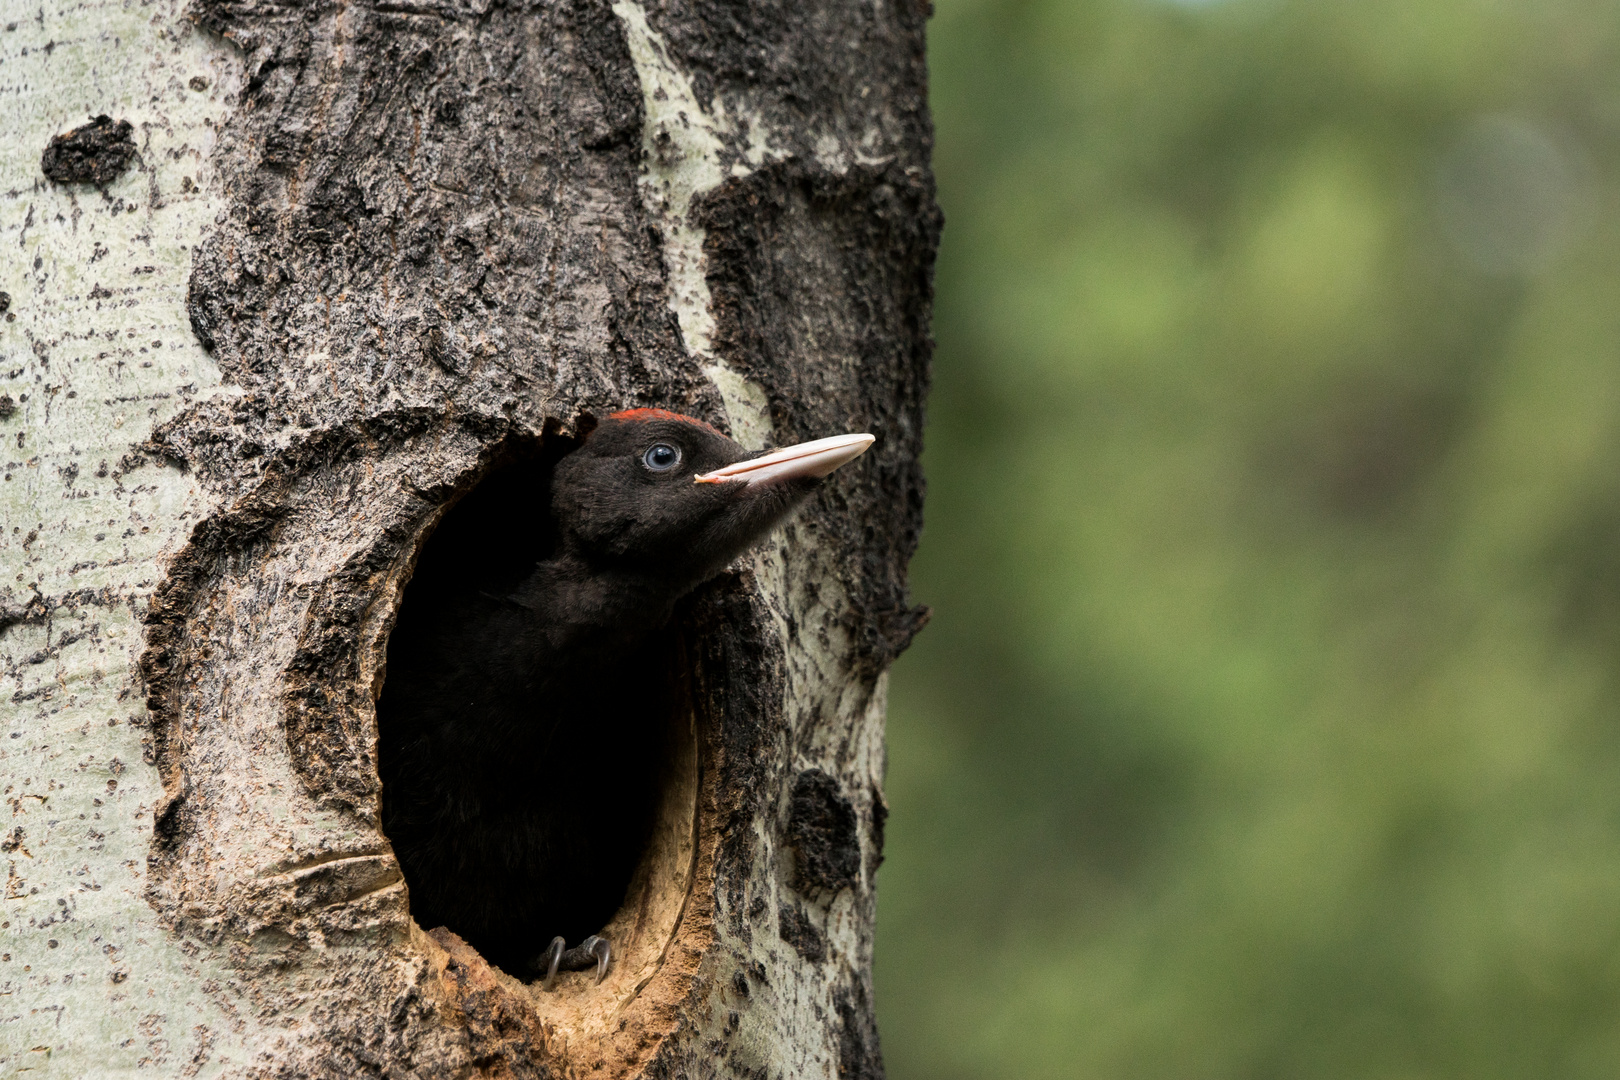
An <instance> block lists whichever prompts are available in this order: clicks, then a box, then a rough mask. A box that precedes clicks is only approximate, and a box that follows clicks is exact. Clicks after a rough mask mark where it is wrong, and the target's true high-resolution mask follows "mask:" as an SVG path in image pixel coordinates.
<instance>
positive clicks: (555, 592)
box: [512, 552, 690, 653]
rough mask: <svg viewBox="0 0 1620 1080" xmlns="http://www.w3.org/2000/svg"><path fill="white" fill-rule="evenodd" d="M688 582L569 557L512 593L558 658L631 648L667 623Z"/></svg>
mask: <svg viewBox="0 0 1620 1080" xmlns="http://www.w3.org/2000/svg"><path fill="white" fill-rule="evenodd" d="M689 589H690V585H689V584H687V583H686V582H672V581H669V580H666V579H665V578H663V577H662V576H660V575H656V574H650V573H647V572H638V571H633V570H624V569H614V568H603V567H600V566H594V565H592V564H590V563H588V562H586V561H585V560H584V559H582V558H580V557H579V556H578V555H575V554H573V553H571V552H564V553H562V554H559V555H557V556H556V557H554V558H551V559H547V560H546V561H545V562H542V563H540V564H539V566H537V567H536V568H535V570H534V573H532V574H530V575H529V577H528V578H527V579H526V580H525V581H524V582H523V584H522V585H520V586H518V588H517V589H516V590H515V591H514V592H513V593H512V599H513V600H514V601H516V602H517V603H519V604H521V605H522V606H523V607H526V608H528V609H529V610H530V611H532V612H534V613H535V615H536V617H537V622H538V623H539V624H540V625H541V626H543V628H544V630H545V634H546V637H547V638H548V639H549V641H550V645H551V647H552V648H553V649H554V650H556V651H557V652H559V653H562V652H567V651H570V649H571V648H573V647H592V645H591V644H590V643H597V642H605V641H609V640H614V639H618V640H622V641H624V642H625V643H626V644H631V643H633V642H635V641H638V640H640V639H641V638H643V637H645V636H646V635H647V634H649V633H651V632H653V631H654V630H657V629H658V628H659V627H661V626H663V625H664V624H665V623H667V622H668V621H669V617H670V614H671V613H672V612H673V611H674V608H675V601H676V600H678V599H680V597H681V596H682V595H683V594H684V593H686V592H687V591H689Z"/></svg>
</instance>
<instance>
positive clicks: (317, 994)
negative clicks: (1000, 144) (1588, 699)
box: [0, 0, 938, 1077]
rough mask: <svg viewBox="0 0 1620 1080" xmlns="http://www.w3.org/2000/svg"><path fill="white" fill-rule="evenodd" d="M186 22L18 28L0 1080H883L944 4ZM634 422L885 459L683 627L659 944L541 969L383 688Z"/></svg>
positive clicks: (0, 687)
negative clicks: (441, 573)
mask: <svg viewBox="0 0 1620 1080" xmlns="http://www.w3.org/2000/svg"><path fill="white" fill-rule="evenodd" d="M20 7H21V5H12V8H13V10H18V11H19V13H20ZM182 14H183V13H182V12H181V11H180V10H179V8H177V7H174V6H170V3H169V0H154V2H152V3H148V4H146V5H145V6H141V5H135V4H130V3H126V2H123V0H84V2H81V3H77V4H75V5H72V6H69V7H65V8H63V9H61V10H60V11H59V12H52V11H47V10H44V9H43V8H41V9H39V10H38V11H37V12H35V13H29V14H27V15H26V17H20V18H17V19H16V21H15V22H9V21H8V22H6V23H5V25H4V29H3V32H0V54H3V55H4V57H5V60H4V66H3V67H0V71H3V72H4V73H5V75H6V78H5V80H4V81H5V83H6V84H8V86H9V87H10V91H11V92H10V94H9V95H8V96H7V98H6V101H7V116H6V119H5V121H4V122H3V127H4V134H5V139H4V147H5V149H4V151H0V153H3V154H4V157H3V161H4V166H3V167H4V169H5V176H4V182H3V185H0V186H3V187H4V189H5V190H6V194H5V199H4V203H3V208H0V215H3V216H0V238H3V240H4V243H5V244H6V245H8V246H9V250H10V251H11V254H10V255H9V256H7V257H6V258H5V259H4V260H3V261H0V288H3V289H4V290H5V291H6V292H7V293H8V294H9V297H10V306H9V311H8V312H7V313H6V315H5V316H4V319H5V321H4V322H0V395H4V396H0V440H3V441H0V450H3V452H0V462H3V466H4V476H5V479H4V481H3V482H0V520H3V535H0V570H3V576H0V662H3V664H4V680H5V681H4V683H3V684H0V693H3V697H0V702H4V704H3V706H0V709H3V710H4V716H5V720H6V727H7V730H6V731H5V732H4V734H3V735H0V786H3V787H4V794H5V798H6V801H7V803H8V804H9V818H8V819H7V820H6V821H5V822H4V830H3V836H4V840H3V844H0V848H3V851H0V860H3V861H4V862H5V864H6V866H7V869H8V877H7V884H6V891H5V901H4V914H3V917H0V924H3V925H0V942H3V943H0V957H3V959H0V1065H4V1066H5V1067H6V1068H7V1069H8V1070H12V1071H18V1070H23V1069H34V1070H36V1071H35V1072H34V1073H32V1074H31V1075H60V1076H83V1075H117V1074H121V1073H122V1072H125V1071H134V1070H136V1069H138V1068H143V1067H144V1068H146V1069H147V1070H148V1072H151V1073H155V1074H158V1075H187V1076H192V1075H197V1076H203V1075H210V1076H211V1075H231V1076H238V1075H244V1076H245V1075H253V1076H258V1075H263V1076H270V1075H276V1076H323V1077H324V1076H344V1077H349V1076H356V1075H364V1076H373V1075H375V1076H382V1075H387V1076H416V1075H420V1076H424V1077H429V1076H431V1077H444V1076H484V1075H488V1076H513V1077H518V1076H523V1077H527V1076H554V1075H555V1076H561V1075H568V1076H577V1077H587V1076H591V1077H598V1076H599V1077H621V1076H622V1077H629V1076H649V1077H653V1076H656V1077H665V1076H689V1075H690V1076H739V1077H740V1076H745V1075H746V1076H772V1077H776V1076H849V1077H855V1076H860V1077H868V1076H877V1075H880V1074H881V1071H882V1067H881V1061H880V1057H879V1053H878V1044H877V1036H876V1032H875V1030H874V1027H873V1022H872V1005H871V1002H872V993H871V981H870V964H871V946H872V920H873V874H874V871H875V870H876V868H877V864H878V861H879V858H880V854H879V853H880V850H881V845H882V827H883V818H884V814H885V810H884V804H883V797H882V791H881V779H882V769H883V742H882V740H883V686H884V675H883V673H884V671H885V669H886V668H887V666H888V664H889V663H890V661H891V660H892V659H893V658H894V657H895V655H896V654H897V653H898V652H899V651H900V650H901V649H902V648H903V647H904V646H905V644H906V642H907V641H908V640H909V639H910V636H911V635H912V633H914V631H915V629H916V628H917V626H918V625H919V624H920V618H919V615H920V613H919V611H917V610H914V609H912V608H911V607H910V606H909V604H908V601H907V596H906V590H905V567H906V561H907V559H908V557H909V556H910V554H911V551H912V549H913V547H914V545H915V543H916V538H917V532H918V529H919V527H920V518H921V498H922V480H921V475H920V472H919V469H918V466H917V455H918V452H919V450H920V435H921V422H922V399H923V394H924V390H925V386H926V381H927V364H928V350H929V341H928V336H927V323H928V313H929V301H930V272H931V265H932V259H933V253H934V247H935V242H936V238H937V233H938V216H937V212H936V211H935V208H934V204H933V191H932V181H931V179H930V175H929V172H928V151H929V145H930V131H929V122H928V115H927V111H926V106H925V100H924V93H925V82H924V67H923V23H924V19H925V16H926V12H925V10H924V9H923V8H922V7H920V6H918V5H917V4H916V3H915V2H914V0H900V2H899V3H898V4H891V3H888V2H878V3H873V2H871V0H812V2H808V3H794V4H781V3H779V4H771V3H752V4H742V3H736V4H709V5H701V6H700V5H691V4H688V3H686V2H685V0H666V2H664V3H662V4H657V5H654V4H647V5H645V6H643V5H641V4H637V3H635V2H633V0H619V2H617V3H614V4H612V5H611V6H609V5H608V4H606V3H603V2H602V0H556V2H553V3H523V2H520V0H512V2H510V3H506V4H501V3H499V2H496V0H372V2H370V3H367V4H354V5H344V4H341V3H313V2H312V3H308V4H305V5H301V6H292V5H287V4H284V3H275V2H270V0H242V2H237V0H197V3H195V4H194V5H193V7H192V8H191V9H190V10H189V12H186V13H184V14H185V15H186V16H187V17H186V18H183V17H182ZM10 18H11V16H10V15H0V19H3V20H9V19H10ZM96 114H107V115H109V116H110V117H111V119H112V123H108V124H103V125H100V126H99V127H97V128H96V129H95V130H94V131H91V132H87V133H81V134H80V135H79V136H77V137H76V138H77V139H78V141H77V142H73V141H70V142H69V143H67V144H59V146H58V147H57V149H56V150H55V151H53V154H54V155H55V156H54V157H48V158H47V159H46V160H44V162H43V164H42V154H43V152H44V151H45V150H46V147H47V143H48V142H50V140H51V137H52V136H53V135H57V134H59V133H62V132H65V131H66V130H67V129H69V128H73V127H75V126H76V125H83V124H85V123H86V120H87V118H88V117H89V116H92V115H96ZM121 120H127V121H129V122H130V124H131V125H132V128H131V129H130V135H129V137H128V139H126V140H124V141H123V142H120V136H119V135H118V132H117V129H116V122H117V121H121ZM97 140H100V141H97ZM129 141H132V142H133V155H131V154H130V153H129V152H128V150H129V149H130V148H129V146H128V142H129ZM120 146H122V147H123V149H122V150H120V149H119V147H120ZM121 155H122V157H121ZM47 172H48V173H49V174H50V177H47V175H46V173H47ZM640 405H654V406H663V407H669V408H675V409H678V410H680V411H682V412H687V413H692V414H695V415H698V416H701V417H704V418H706V419H708V420H710V421H712V422H714V423H715V424H716V425H717V426H719V427H721V428H722V429H725V430H728V431H730V432H731V433H732V434H733V436H734V437H736V438H737V439H738V440H739V441H741V442H743V443H744V444H745V445H748V446H761V445H765V444H766V443H767V442H775V443H785V442H791V441H797V440H800V439H808V438H814V437H818V436H822V435H827V434H834V433H838V432H843V431H862V430H865V431H871V432H873V433H874V434H876V435H877V436H878V443H877V445H876V447H875V448H874V450H873V451H872V452H871V453H870V454H868V455H867V456H866V458H864V459H862V461H861V462H859V463H858V464H857V465H855V466H851V467H849V468H847V469H845V470H844V471H843V472H840V473H839V474H838V475H837V476H836V477H835V478H834V481H833V482H832V483H830V484H829V485H828V486H826V487H825V488H823V489H822V491H821V492H820V493H818V495H817V496H816V497H815V498H814V499H812V501H811V503H810V504H809V505H808V506H807V508H806V509H805V510H804V511H803V512H802V513H801V514H800V515H799V516H798V517H797V518H796V519H795V521H794V523H792V524H791V525H789V526H788V527H787V528H786V529H784V530H782V531H781V532H779V533H778V534H777V535H776V536H775V537H773V539H772V541H771V543H770V544H769V545H767V547H766V548H765V549H764V550H762V551H760V552H758V553H756V554H754V555H751V556H749V557H747V558H745V559H743V560H741V561H740V562H739V563H738V564H737V565H735V566H734V567H732V568H731V569H730V570H729V571H728V572H727V573H726V574H725V575H723V576H722V578H720V579H718V580H716V581H714V582H711V583H710V584H709V585H707V586H705V587H704V588H703V589H701V590H700V591H699V593H698V594H697V595H695V596H693V597H691V598H690V599H689V600H688V601H687V602H686V603H685V604H684V605H683V607H682V609H681V612H680V614H679V616H678V624H679V625H678V626H677V628H676V630H677V632H678V635H679V641H680V645H681V648H680V654H681V657H682V659H681V661H680V670H679V672H678V673H677V674H676V679H677V681H678V683H679V686H680V688H681V691H682V693H681V696H680V700H681V701H682V702H683V703H684V704H683V705H682V706H681V708H680V709H679V710H678V713H679V715H676V716H672V717H671V718H670V723H669V733H670V734H669V763H670V764H669V768H668V770H667V776H666V779H665V780H664V786H663V790H662V792H661V796H660V797H661V800H662V810H661V812H660V818H659V824H658V828H657V831H656V835H655V837H654V840H653V842H652V844H651V845H650V847H649V849H648V850H647V852H646V853H645V854H644V856H643V857H642V861H641V865H640V868H639V869H638V870H637V873H636V876H635V878H634V880H633V881H632V882H631V883H630V885H629V889H628V894H627V899H626V903H625V906H624V908H623V909H622V910H621V911H620V913H619V914H618V915H617V916H615V918H614V920H613V922H612V923H610V924H609V927H608V930H609V932H610V934H609V936H610V937H611V938H612V939H613V940H614V941H615V943H616V945H617V947H618V953H617V955H616V959H615V962H614V964H613V967H612V969H611V970H610V972H609V975H608V977H607V979H606V980H605V981H604V982H602V983H601V984H600V985H595V984H594V983H592V982H591V980H590V979H589V978H587V977H586V976H585V975H584V974H577V975H572V976H568V977H566V978H565V979H563V980H562V981H561V982H560V984H559V985H558V986H557V987H556V988H554V989H553V990H551V991H549V992H542V991H541V990H540V989H539V987H538V986H531V985H525V984H524V983H521V982H519V981H517V980H515V979H513V978H511V977H509V976H508V975H506V974H504V973H502V972H500V971H498V970H496V969H494V968H491V967H490V966H489V965H487V964H486V963H484V961H483V960H482V959H481V958H480V957H479V956H478V954H477V953H476V952H474V951H473V950H472V949H470V948H469V947H468V946H466V945H465V944H464V943H462V942H461V941H460V939H458V938H457V937H456V936H455V935H454V933H453V930H454V928H453V927H451V928H448V929H438V928H434V927H418V926H417V925H416V924H415V923H414V921H413V920H412V919H411V917H410V909H409V897H408V890H407V888H406V885H405V883H404V882H403V880H402V879H401V876H400V871H399V867H398V864H397V863H396V861H395V859H394V857H393V855H392V853H391V851H390V849H389V846H388V840H387V838H386V837H385V836H384V835H383V834H382V831H381V829H380V827H379V823H378V795H379V790H378V780H377V773H376V767H375V761H376V752H375V746H376V740H377V730H376V716H375V711H374V706H373V703H374V701H375V699H376V695H377V692H378V689H379V688H380V686H381V685H382V681H383V679H384V678H385V677H386V671H385V670H384V664H383V659H384V655H385V647H386V642H387V636H388V633H389V629H390V627H391V626H392V622H393V618H394V613H395V610H396V608H397V605H398V602H399V600H400V596H401V593H402V590H403V587H404V585H405V584H406V582H407V581H408V580H409V578H410V576H411V573H412V571H413V567H414V564H415V560H416V558H417V555H418V553H419V552H420V551H421V549H422V543H423V541H424V539H425V538H426V537H427V535H428V534H429V533H430V532H431V530H432V528H433V526H434V525H435V523H436V522H437V521H438V520H439V519H440V517H441V516H442V515H443V514H444V513H445V512H446V511H447V509H448V508H450V507H451V506H452V505H453V504H454V502H455V500H456V499H457V498H458V497H459V496H460V495H462V494H464V493H465V492H467V491H468V490H470V489H471V488H472V487H474V486H475V485H476V484H477V483H478V482H479V481H480V479H481V478H482V477H483V476H485V475H486V474H487V473H488V471H489V470H490V469H491V468H492V467H493V466H494V465H495V464H497V463H499V462H502V461H506V460H510V459H513V458H514V457H523V456H524V455H532V454H533V453H534V452H535V451H536V449H537V448H538V449H539V450H540V451H542V453H543V452H544V451H545V450H546V449H547V448H550V449H551V450H552V451H555V450H556V448H557V447H559V446H563V445H566V442H567V440H569V439H571V438H573V437H575V436H577V435H578V434H579V433H580V432H581V431H582V429H583V428H584V427H585V426H587V425H588V424H589V423H590V422H591V421H592V418H593V417H596V416H600V415H602V414H604V413H606V412H608V411H612V410H615V409H619V408H625V407H631V406H640ZM609 761H611V758H609ZM602 797H603V798H604V799H608V798H612V797H613V790H612V775H611V768H609V769H608V771H607V773H606V778H605V783H604V788H603V793H602ZM468 887H476V882H469V883H468Z"/></svg>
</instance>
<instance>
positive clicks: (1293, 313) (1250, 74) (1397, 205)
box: [876, 0, 1620, 1080]
mask: <svg viewBox="0 0 1620 1080" xmlns="http://www.w3.org/2000/svg"><path fill="white" fill-rule="evenodd" d="M930 48H931V62H932V71H933V106H934V110H935V119H936V123H937V125H938V149H937V157H936V163H937V168H938V174H939V182H940V199H941V202H942V204H943V206H944V209H945V213H946V216H947V226H946V232H945V240H944V248H943V251H942V253H941V259H940V264H939V279H938V280H939V293H938V306H937V316H936V324H935V326H936V334H937V337H938V340H939V350H938V355H937V359H936V364H935V379H936V389H935V392H934V396H933V398H932V402H931V406H930V427H929V433H928V450H927V456H926V465H927V469H928V473H929V480H930V488H929V496H928V526H927V531H926V534H925V537H924V542H923V546H922V549H921V551H920V553H919V554H918V556H917V559H916V561H915V563H914V594H915V596H916V597H917V599H918V600H920V601H922V602H926V603H929V604H932V605H933V606H934V608H935V618H934V621H933V623H932V625H930V626H929V628H928V629H927V630H926V631H925V632H924V633H923V634H922V636H921V637H920V638H919V639H918V641H917V643H916V644H915V645H914V646H913V648H912V650H911V652H910V653H908V654H907V655H906V656H905V657H904V658H903V659H902V660H901V661H900V662H899V664H898V665H897V666H896V668H895V671H894V679H893V688H892V708H891V719H890V765H889V774H888V783H887V792H888V798H889V802H890V805H891V807H892V811H893V816H892V818H891V820H890V824H889V832H888V838H889V843H888V851H887V853H888V861H887V863H886V864H885V866H884V868H883V870H882V873H881V874H880V876H879V897H880V902H879V930H878V957H877V975H876V978H877V992H878V1009H879V1017H880V1022H881V1025H882V1032H883V1040H884V1051H885V1055H886V1057H887V1061H888V1065H889V1070H890V1075H891V1077H892V1078H893V1080H922V1078H929V1080H956V1078H964V1080H965V1078H981V1077H982V1078H989V1077H1017V1078H1020V1080H1026V1078H1027V1080H1037V1078H1044V1077H1081V1078H1093V1077H1095V1078H1107V1080H1132V1078H1164V1080H1171V1078H1174V1080H1201V1078H1225V1077H1233V1078H1236V1077H1243V1078H1272V1077H1275V1078H1279V1080H1281V1078H1295V1077H1308V1078H1316V1077H1357V1078H1362V1077H1365V1078H1380V1080H1383V1078H1387V1080H1418V1078H1438V1077H1467V1078H1470V1080H1475V1078H1492V1077H1527V1078H1528V1077H1537V1078H1545V1077H1594V1078H1597V1077H1602V1078H1605V1080H1612V1078H1613V1077H1616V1076H1620V187H1617V180H1620V4H1617V3H1615V2H1609V0H1586V2H1582V0H1518V2H1513V0H1473V2H1466V0H1310V2H1307V0H1296V2H1288V0H1224V2H1223V0H1211V2H1206V3H1201V4H1188V3H1183V4H1176V3H1171V2H1159V0H1072V2H1059V0H938V11H937V15H936V17H935V19H934V22H933V24H932V30H931V36H930Z"/></svg>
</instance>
